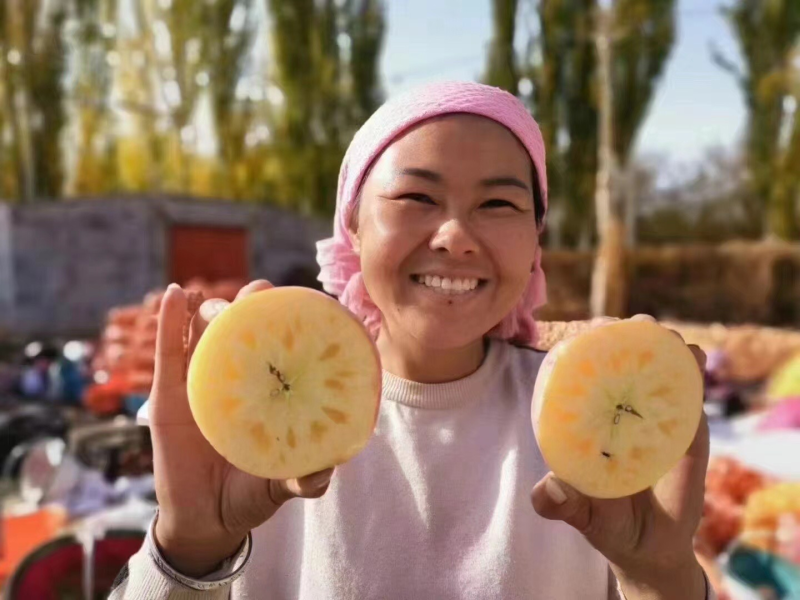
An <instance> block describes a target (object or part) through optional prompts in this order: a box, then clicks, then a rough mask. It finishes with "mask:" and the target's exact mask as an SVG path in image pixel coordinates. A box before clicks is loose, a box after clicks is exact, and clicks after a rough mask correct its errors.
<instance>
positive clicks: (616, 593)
mask: <svg viewBox="0 0 800 600" xmlns="http://www.w3.org/2000/svg"><path fill="white" fill-rule="evenodd" d="M703 577H704V578H705V580H706V600H719V599H718V597H717V593H716V592H715V591H714V588H713V587H711V582H710V581H709V580H708V575H706V572H705V571H703ZM608 600H626V598H625V594H623V593H622V588H621V587H620V585H619V582H618V581H617V578H616V577H614V573H613V572H612V571H611V568H609V569H608Z"/></svg>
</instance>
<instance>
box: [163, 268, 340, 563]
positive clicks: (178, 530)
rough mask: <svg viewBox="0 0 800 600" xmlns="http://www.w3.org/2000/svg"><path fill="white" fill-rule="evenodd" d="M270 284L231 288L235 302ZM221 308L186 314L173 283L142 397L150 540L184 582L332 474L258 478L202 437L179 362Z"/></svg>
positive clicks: (211, 304)
mask: <svg viewBox="0 0 800 600" xmlns="http://www.w3.org/2000/svg"><path fill="white" fill-rule="evenodd" d="M271 287H273V286H272V285H271V284H270V283H269V282H267V281H254V282H252V283H250V284H249V285H247V286H245V287H244V288H242V289H241V290H240V291H239V294H238V296H237V297H236V300H239V299H241V298H243V297H245V296H247V295H248V294H252V293H255V292H259V291H263V290H266V289H269V288H271ZM227 304H228V303H227V302H225V301H224V300H219V299H212V300H207V301H206V302H204V303H203V304H202V305H201V306H200V308H199V310H197V312H196V313H195V314H194V315H192V314H190V309H189V300H188V298H187V295H186V294H185V292H184V291H183V290H182V289H181V288H180V287H179V286H177V285H175V284H173V285H171V286H170V287H169V288H168V289H167V292H166V294H165V295H164V299H163V301H162V303H161V310H160V313H159V317H158V338H157V346H156V365H155V380H154V384H153V390H152V393H151V395H150V431H151V435H152V440H153V453H154V474H155V487H156V495H157V497H158V503H159V516H158V519H157V521H156V527H155V537H156V543H157V544H158V546H159V549H160V551H161V553H162V554H163V555H164V558H165V559H166V560H167V561H168V562H169V563H170V565H171V566H172V567H173V568H175V569H176V570H177V571H178V572H180V573H182V574H184V575H186V576H189V577H202V576H203V575H206V574H208V573H210V572H212V571H214V570H215V569H216V568H217V567H218V565H219V564H220V563H221V562H222V561H223V560H225V559H227V558H229V557H230V556H232V555H233V554H235V553H236V551H237V550H238V549H239V547H240V546H241V544H242V542H243V541H244V539H245V537H246V536H247V534H248V532H249V531H250V530H251V529H254V528H255V527H258V526H259V525H261V524H262V523H263V522H264V521H266V520H267V519H269V518H270V517H271V516H272V515H273V514H275V511H277V510H278V508H280V506H281V505H282V504H283V503H284V502H286V501H287V500H289V499H291V498H296V497H302V498H318V497H320V496H322V494H324V493H325V491H326V490H327V488H328V484H329V483H330V478H331V475H332V474H333V470H332V469H328V470H326V471H321V472H319V473H315V474H312V475H309V476H307V477H304V478H302V479H291V480H287V481H279V480H269V479H261V478H259V477H255V476H253V475H250V474H248V473H245V472H243V471H240V470H239V469H237V468H236V467H234V466H233V465H232V464H231V463H229V462H228V461H227V460H226V459H225V458H223V457H222V456H221V455H220V454H219V453H217V452H216V451H215V450H214V448H212V447H211V445H210V444H209V443H208V442H207V441H206V439H205V438H204V437H203V435H202V433H201V432H200V429H199V428H198V427H197V424H196V423H195V421H194V418H193V416H192V412H191V409H190V408H189V398H188V394H187V390H186V372H187V365H188V364H189V360H190V359H191V356H192V352H193V351H194V348H195V347H196V346H197V342H198V340H199V339H200V337H201V336H202V335H203V331H204V330H205V328H206V326H207V325H208V323H209V322H210V321H211V320H212V319H213V318H214V316H216V315H217V314H219V313H220V312H221V311H222V310H223V309H224V308H225V307H226V306H227ZM187 323H189V326H188V336H186V337H188V339H186V337H185V335H184V333H185V328H186V325H187Z"/></svg>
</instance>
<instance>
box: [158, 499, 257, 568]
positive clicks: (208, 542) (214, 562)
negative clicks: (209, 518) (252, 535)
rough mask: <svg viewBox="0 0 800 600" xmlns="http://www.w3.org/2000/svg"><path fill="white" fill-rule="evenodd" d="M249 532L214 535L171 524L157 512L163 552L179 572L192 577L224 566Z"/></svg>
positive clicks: (161, 550)
mask: <svg viewBox="0 0 800 600" xmlns="http://www.w3.org/2000/svg"><path fill="white" fill-rule="evenodd" d="M246 538H247V534H242V535H232V534H223V535H214V534H204V533H198V532H197V530H196V529H195V530H194V531H184V530H182V529H180V528H177V527H174V526H171V525H170V520H169V519H168V518H164V516H163V515H161V514H157V515H156V521H155V524H154V527H153V542H154V543H155V545H156V547H157V548H158V551H159V552H160V553H161V556H162V558H163V559H164V560H166V561H167V562H168V563H169V565H170V566H171V567H172V568H173V569H175V570H176V571H177V572H178V573H180V574H182V575H185V576H186V577H191V578H195V579H197V578H201V577H205V576H207V575H208V574H210V573H213V572H214V571H216V570H217V569H219V568H220V566H221V565H222V563H223V562H224V561H225V560H227V559H229V558H231V557H232V556H234V555H235V554H236V553H237V552H238V551H239V549H240V548H241V547H242V544H243V543H244V541H245V539H246Z"/></svg>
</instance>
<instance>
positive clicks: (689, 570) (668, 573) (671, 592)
mask: <svg viewBox="0 0 800 600" xmlns="http://www.w3.org/2000/svg"><path fill="white" fill-rule="evenodd" d="M611 570H612V571H613V573H614V575H615V576H616V578H617V581H618V582H619V584H620V587H621V589H622V592H623V593H624V594H625V598H626V599H627V600H704V599H705V598H707V592H708V590H707V580H706V576H705V573H704V572H703V568H702V567H701V566H700V563H698V562H697V559H696V558H695V557H694V555H692V556H691V558H687V560H686V561H685V562H682V563H680V564H677V565H675V566H672V567H661V568H641V569H639V568H630V567H629V568H621V567H619V566H616V565H611Z"/></svg>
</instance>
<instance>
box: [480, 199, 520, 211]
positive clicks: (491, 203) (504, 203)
mask: <svg viewBox="0 0 800 600" xmlns="http://www.w3.org/2000/svg"><path fill="white" fill-rule="evenodd" d="M481 207H482V208H513V209H514V210H519V209H518V208H517V205H516V204H514V203H513V202H509V201H508V200H499V199H494V200H487V201H486V202H484V203H483V204H482V205H481Z"/></svg>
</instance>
